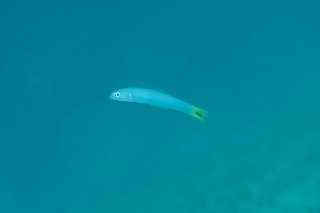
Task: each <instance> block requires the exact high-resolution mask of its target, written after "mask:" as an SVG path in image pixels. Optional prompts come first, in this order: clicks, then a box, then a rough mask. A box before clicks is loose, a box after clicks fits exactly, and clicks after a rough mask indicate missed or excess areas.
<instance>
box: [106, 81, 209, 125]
mask: <svg viewBox="0 0 320 213" xmlns="http://www.w3.org/2000/svg"><path fill="white" fill-rule="evenodd" d="M110 99H111V100H116V101H125V102H136V103H142V104H149V105H152V106H156V107H160V108H166V109H170V110H175V111H178V112H183V113H186V114H189V115H191V116H193V117H195V118H197V119H199V120H201V121H204V117H205V116H206V115H207V114H208V113H207V111H205V110H203V109H200V108H198V107H196V106H194V105H191V104H189V103H187V102H185V101H183V100H180V99H178V98H175V97H173V96H171V95H168V94H166V93H162V92H159V91H156V90H151V89H144V88H137V87H130V88H123V89H119V90H116V91H114V92H112V93H111V94H110Z"/></svg>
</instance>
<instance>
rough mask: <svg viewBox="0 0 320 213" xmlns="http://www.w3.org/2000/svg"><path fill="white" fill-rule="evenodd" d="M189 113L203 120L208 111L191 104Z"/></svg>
mask: <svg viewBox="0 0 320 213" xmlns="http://www.w3.org/2000/svg"><path fill="white" fill-rule="evenodd" d="M191 115H192V116H193V117H195V118H196V119H198V120H200V121H204V118H205V117H206V116H207V115H208V112H207V111H206V110H204V109H200V108H198V107H195V106H192V112H191Z"/></svg>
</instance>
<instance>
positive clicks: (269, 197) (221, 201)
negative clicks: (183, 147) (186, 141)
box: [117, 126, 320, 213]
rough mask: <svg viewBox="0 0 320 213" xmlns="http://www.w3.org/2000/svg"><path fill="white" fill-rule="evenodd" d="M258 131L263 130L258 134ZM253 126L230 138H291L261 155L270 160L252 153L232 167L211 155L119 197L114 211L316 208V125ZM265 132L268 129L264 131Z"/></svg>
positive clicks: (295, 212) (285, 212)
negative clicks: (196, 166)
mask: <svg viewBox="0 0 320 213" xmlns="http://www.w3.org/2000/svg"><path fill="white" fill-rule="evenodd" d="M256 131H262V132H260V133H261V134H260V135H257V134H256ZM289 131H290V130H289ZM291 131H292V130H291ZM291 131H290V132H291ZM254 132H255V134H254V135H251V134H250V132H247V133H244V135H239V136H236V137H235V138H234V139H235V140H240V141H247V140H250V141H260V142H261V141H269V142H271V143H274V142H275V143H277V142H281V143H286V144H290V148H289V149H288V150H287V151H285V152H286V155H285V156H283V157H281V156H277V157H274V156H270V157H267V156H265V157H266V158H270V159H269V160H271V161H272V163H271V165H259V162H255V161H254V159H251V160H253V161H251V162H248V163H247V164H246V165H245V166H244V165H243V164H241V161H242V159H240V160H239V161H240V163H239V162H234V163H233V164H234V165H233V166H234V167H235V169H234V171H226V170H228V168H223V167H224V166H226V167H227V166H230V165H228V164H225V165H224V166H223V165H220V166H217V165H215V166H214V164H216V163H217V162H215V159H214V157H212V158H213V159H211V160H212V162H211V164H210V162H207V163H208V164H209V165H206V166H205V167H203V168H201V169H200V170H199V171H197V172H196V173H194V174H191V175H190V177H188V178H186V177H185V176H184V177H183V178H181V179H177V180H175V181H169V182H166V183H159V184H155V186H154V188H153V187H152V188H149V189H148V190H143V191H142V192H139V193H136V194H134V195H133V196H132V197H130V198H129V199H128V200H124V201H123V206H121V207H120V208H119V209H117V212H181V213H183V212H186V213H191V212H192V213H193V212H197V213H215V212H217V213H220V212H221V213H224V212H227V213H238V212H239V213H245V212H246V213H253V212H255V213H256V212H261V213H289V212H290V213H302V212H304V213H318V212H320V166H319V163H318V162H319V160H320V155H319V154H318V151H319V146H320V144H319V141H320V134H319V131H318V130H317V129H313V130H306V131H303V132H295V133H294V134H291V135H289V134H287V133H288V132H284V131H283V130H281V128H280V127H278V128H277V127H276V128H274V127H272V128H270V127H269V129H268V127H266V126H265V127H263V129H259V128H258V129H255V130H254ZM263 132H269V134H270V132H271V134H270V135H268V136H266V135H265V133H263ZM275 138H277V139H276V141H274V139H275ZM272 140H273V142H272ZM194 148H196V147H194ZM269 148H270V147H269ZM274 148H275V149H277V148H276V147H274ZM188 151H190V150H188ZM194 151H195V150H194V149H193V152H194ZM189 154H190V153H189ZM191 157H194V156H191ZM246 157H247V156H244V158H246ZM245 161H246V160H245ZM266 161H268V159H266ZM219 163H223V161H220V162H219ZM255 163H257V164H255ZM237 164H239V165H238V166H237ZM217 168H218V169H217Z"/></svg>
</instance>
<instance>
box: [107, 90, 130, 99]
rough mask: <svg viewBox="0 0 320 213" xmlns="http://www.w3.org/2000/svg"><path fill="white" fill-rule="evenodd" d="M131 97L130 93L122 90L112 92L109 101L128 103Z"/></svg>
mask: <svg viewBox="0 0 320 213" xmlns="http://www.w3.org/2000/svg"><path fill="white" fill-rule="evenodd" d="M131 97H132V94H131V93H128V92H126V91H122V90H116V91H114V92H112V93H111V94H110V96H109V98H110V99H111V100H115V101H130V100H131Z"/></svg>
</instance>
